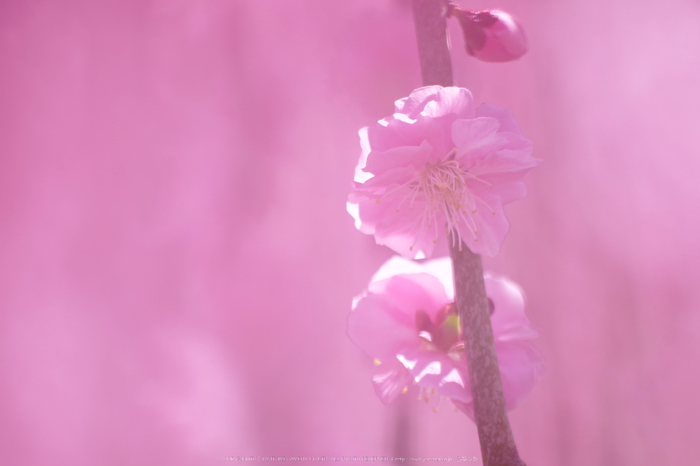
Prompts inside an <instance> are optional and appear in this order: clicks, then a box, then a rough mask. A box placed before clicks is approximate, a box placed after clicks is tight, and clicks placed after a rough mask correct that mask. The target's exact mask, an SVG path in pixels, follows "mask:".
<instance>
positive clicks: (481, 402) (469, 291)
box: [412, 0, 525, 466]
mask: <svg viewBox="0 0 700 466" xmlns="http://www.w3.org/2000/svg"><path fill="white" fill-rule="evenodd" d="M412 3H413V19H414V21H415V25H416V38H417V42H418V55H419V57H420V64H421V73H422V76H423V84H424V85H426V86H427V85H433V84H439V85H441V86H452V85H453V79H452V63H451V61H450V51H449V49H448V47H447V22H446V17H447V11H448V2H447V1H446V0H412ZM450 255H451V256H452V269H453V271H454V280H455V300H456V302H457V310H458V312H459V317H460V322H461V325H462V332H463V334H464V340H465V349H466V353H467V362H468V364H469V380H470V382H471V386H472V395H473V397H474V411H475V418H476V426H477V430H478V432H479V443H480V445H481V455H482V459H483V463H484V466H524V465H525V463H523V461H522V460H521V459H520V457H519V456H518V450H517V448H516V446H515V441H514V440H513V433H512V431H511V429H510V423H509V421H508V415H507V413H506V408H505V400H504V398H503V387H502V385H501V374H500V371H499V369H498V360H497V358H496V346H495V344H494V339H493V330H492V328H491V317H490V315H489V305H488V298H487V297H486V288H485V287H484V274H483V270H482V266H481V256H479V255H477V254H474V253H472V252H471V251H470V250H469V249H468V248H467V247H462V250H460V249H459V245H458V246H457V247H451V248H450Z"/></svg>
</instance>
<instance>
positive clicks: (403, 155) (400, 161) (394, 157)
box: [364, 141, 433, 175]
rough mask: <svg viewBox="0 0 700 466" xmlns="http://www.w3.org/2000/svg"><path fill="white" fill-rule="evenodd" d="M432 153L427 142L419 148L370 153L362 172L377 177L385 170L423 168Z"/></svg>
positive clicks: (397, 148) (401, 147)
mask: <svg viewBox="0 0 700 466" xmlns="http://www.w3.org/2000/svg"><path fill="white" fill-rule="evenodd" d="M432 151H433V148H432V146H431V145H430V144H429V143H428V142H427V141H422V143H421V144H420V145H419V146H400V147H395V148H392V149H389V150H388V151H386V152H379V151H372V152H370V154H369V156H368V157H367V164H366V165H365V168H364V171H367V172H370V173H374V174H375V175H377V174H381V173H382V172H384V171H386V170H390V169H393V168H402V167H406V166H408V165H411V166H413V167H423V166H425V163H426V162H427V161H428V160H429V159H430V154H431V153H432Z"/></svg>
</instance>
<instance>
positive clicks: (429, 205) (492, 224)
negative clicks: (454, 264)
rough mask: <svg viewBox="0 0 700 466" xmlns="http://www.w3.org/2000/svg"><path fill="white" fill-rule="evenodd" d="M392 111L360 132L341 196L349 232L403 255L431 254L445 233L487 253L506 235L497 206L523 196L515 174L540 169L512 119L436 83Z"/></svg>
mask: <svg viewBox="0 0 700 466" xmlns="http://www.w3.org/2000/svg"><path fill="white" fill-rule="evenodd" d="M395 107H396V113H394V114H393V115H391V116H389V117H386V118H384V119H383V120H380V121H379V122H378V123H377V124H375V125H374V126H371V127H369V128H363V129H362V130H360V142H361V145H362V149H363V150H362V156H361V157H360V162H359V164H358V167H357V169H356V171H355V184H354V190H353V192H352V193H351V194H350V197H349V199H348V212H350V214H351V215H352V216H353V217H354V218H355V226H356V227H357V228H359V229H360V231H362V232H363V233H367V234H373V235H374V236H375V239H376V241H377V243H378V244H383V245H386V246H389V247H390V248H392V249H393V250H394V251H396V252H398V253H399V254H401V255H403V256H404V257H409V258H414V259H420V258H423V257H430V255H431V254H432V253H433V248H434V245H435V244H438V242H442V241H444V239H443V237H444V236H445V233H447V236H450V234H451V235H452V239H451V241H452V243H453V244H459V247H461V244H462V242H463V243H464V244H466V245H467V247H469V249H471V250H472V251H473V252H474V253H476V254H487V255H489V256H494V255H496V254H497V253H498V250H499V248H500V245H501V243H502V241H503V239H504V238H505V235H506V232H507V231H508V221H507V220H506V218H505V214H504V212H503V205H504V204H506V203H508V202H511V201H514V200H516V199H520V198H522V197H524V196H525V194H526V189H525V185H524V184H523V182H522V179H523V176H524V175H525V173H526V172H527V171H528V170H529V169H531V168H533V167H535V166H537V165H539V163H540V161H539V160H537V159H534V158H532V157H531V155H530V154H531V153H532V144H531V143H530V141H528V140H527V139H525V138H524V137H523V135H522V134H521V133H520V129H519V128H518V124H517V123H516V122H515V120H514V119H513V116H512V115H511V112H510V111H509V110H506V109H503V108H500V107H497V106H495V105H490V104H482V105H480V106H479V107H477V108H474V104H473V102H472V95H471V93H470V92H469V91H468V90H467V89H463V88H459V87H445V88H443V87H441V86H427V87H422V88H419V89H416V90H415V91H413V92H411V95H409V96H408V97H406V98H403V99H400V100H398V101H396V104H395ZM440 233H442V234H440Z"/></svg>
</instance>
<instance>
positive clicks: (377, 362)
mask: <svg viewBox="0 0 700 466" xmlns="http://www.w3.org/2000/svg"><path fill="white" fill-rule="evenodd" d="M373 362H374V365H375V366H378V365H380V364H381V363H382V362H381V361H380V360H379V359H377V358H374V361H373Z"/></svg>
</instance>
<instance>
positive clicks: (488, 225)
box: [463, 193, 509, 257]
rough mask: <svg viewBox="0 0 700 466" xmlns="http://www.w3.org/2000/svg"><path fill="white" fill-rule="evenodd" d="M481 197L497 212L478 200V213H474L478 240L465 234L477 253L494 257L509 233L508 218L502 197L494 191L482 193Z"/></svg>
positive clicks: (471, 248)
mask: <svg viewBox="0 0 700 466" xmlns="http://www.w3.org/2000/svg"><path fill="white" fill-rule="evenodd" d="M480 197H481V198H482V199H483V200H484V201H486V203H488V204H489V206H490V207H491V208H492V209H493V212H495V215H494V214H492V211H491V210H490V209H489V208H488V207H486V206H485V205H483V204H482V203H480V202H478V201H477V211H476V214H474V215H472V218H473V219H474V223H476V229H477V231H478V232H479V233H478V234H477V239H478V241H474V240H473V239H470V238H471V236H469V237H466V236H463V238H464V240H465V242H466V245H467V247H468V248H469V249H470V250H471V251H472V252H473V253H475V254H483V255H487V256H490V257H494V256H495V255H496V254H498V251H499V250H500V248H501V244H502V243H503V239H504V238H505V237H506V234H507V233H508V228H509V225H508V220H507V219H506V216H505V213H504V212H503V207H502V206H501V202H500V199H499V198H498V197H497V196H496V195H493V194H492V193H485V194H481V195H480Z"/></svg>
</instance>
